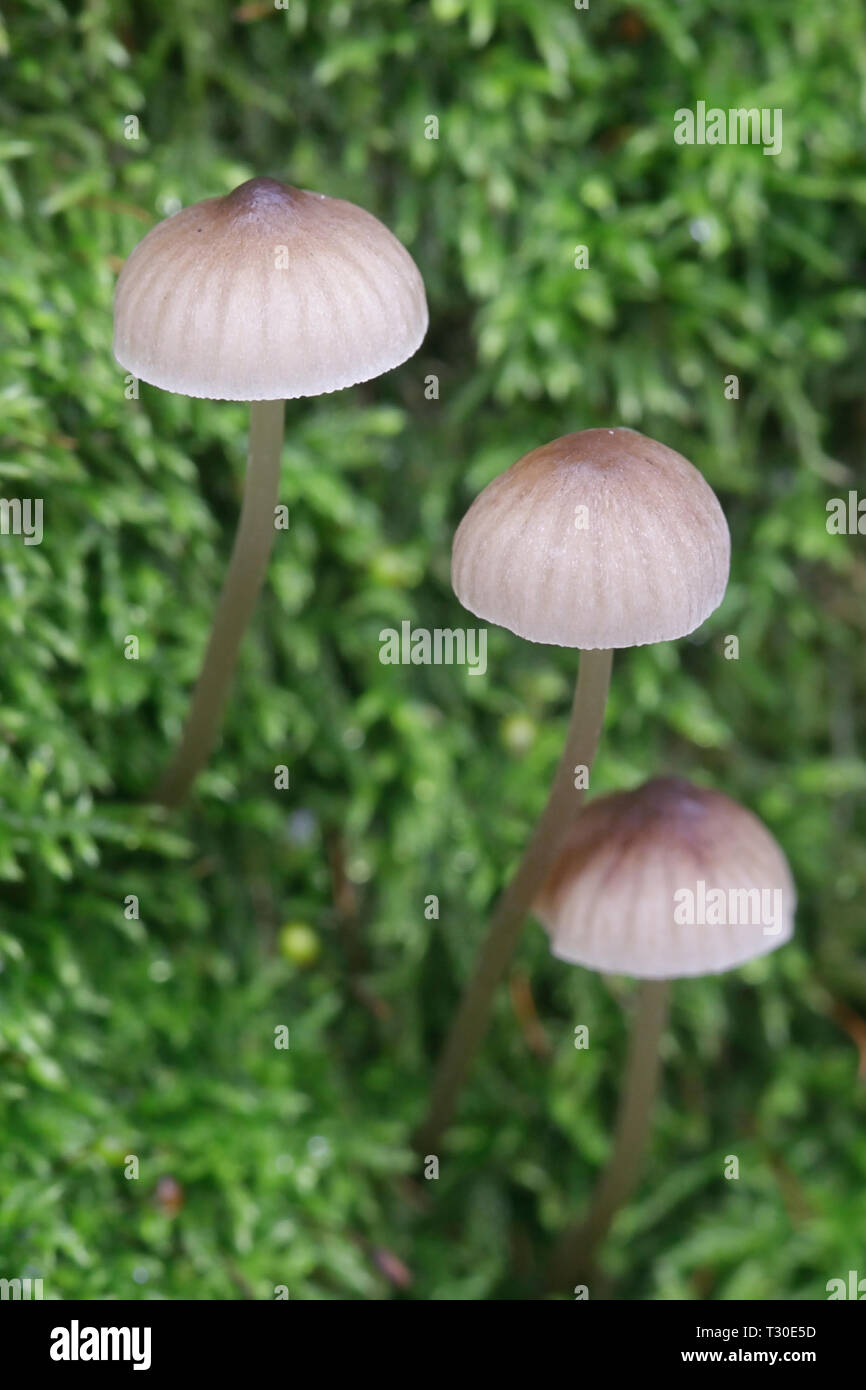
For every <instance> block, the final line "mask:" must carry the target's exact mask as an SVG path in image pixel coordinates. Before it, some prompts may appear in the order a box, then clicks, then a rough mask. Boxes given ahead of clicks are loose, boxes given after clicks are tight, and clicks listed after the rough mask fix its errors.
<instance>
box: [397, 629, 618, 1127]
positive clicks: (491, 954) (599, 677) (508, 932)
mask: <svg viewBox="0 0 866 1390" xmlns="http://www.w3.org/2000/svg"><path fill="white" fill-rule="evenodd" d="M612 659H613V653H612V652H611V651H586V652H582V653H581V656H580V671H579V674H578V681H577V689H576V691H575V695H574V703H573V705H572V709H571V721H570V723H569V726H568V734H567V736H566V740H565V748H564V750H563V754H562V757H561V759H560V762H559V767H558V768H557V770H556V776H555V777H554V779H553V785H552V787H551V789H550V795H549V797H548V799H547V805H546V806H545V808H544V810H543V811H542V813H541V817H540V819H539V821H538V823H537V825H536V827H535V830H534V831H533V833H532V836H531V838H530V840H529V843H528V845H527V846H526V849H525V850H524V853H523V858H522V859H521V861H520V864H519V865H518V867H517V871H516V873H515V874H514V876H513V878H512V879H511V881H510V883H509V884H508V886H507V888H506V889H505V891H504V893H502V895H501V897H500V898H499V900H498V902H497V904H496V907H495V909H494V911H493V916H492V918H491V921H490V926H489V928H488V932H487V936H486V938H485V941H484V944H483V945H482V947H481V953H480V955H479V957H478V962H477V964H476V967H475V972H474V974H473V975H472V977H471V979H470V981H469V983H468V984H467V986H466V988H465V990H464V993H463V998H462V999H461V1001H460V1005H459V1007H458V1009H457V1013H456V1015H455V1017H454V1021H453V1023H452V1025H451V1031H450V1032H449V1034H448V1038H447V1041H446V1043H445V1048H444V1050H443V1052H442V1056H441V1058H440V1061H439V1066H438V1069H437V1072H436V1077H435V1080H434V1083H433V1091H432V1095H431V1098H430V1106H429V1109H428V1111H427V1116H426V1119H425V1120H424V1123H423V1124H422V1125H421V1128H420V1129H419V1130H418V1133H417V1135H416V1141H415V1142H416V1146H417V1148H418V1149H419V1150H420V1151H421V1152H422V1153H428V1152H431V1151H432V1150H433V1149H434V1148H435V1145H436V1144H437V1143H438V1141H439V1140H440V1139H441V1137H442V1134H443V1133H444V1131H445V1130H446V1129H447V1128H448V1125H449V1123H450V1121H451V1117H452V1115H453V1113H454V1109H455V1106H456V1104H457V1098H458V1096H459V1094H460V1089H461V1087H462V1085H463V1082H464V1081H465V1079H466V1074H467V1072H468V1071H469V1066H470V1064H471V1062H472V1058H473V1056H474V1054H475V1052H476V1050H477V1048H478V1046H479V1044H480V1042H481V1040H482V1038H483V1036H484V1033H485V1030H486V1028H487V1022H488V1019H489V1017H490V1011H491V1007H492V1004H493V997H494V995H495V993H496V987H497V985H498V984H499V982H500V980H501V979H502V977H503V975H504V974H505V971H506V969H507V968H508V963H509V961H510V960H511V957H512V955H513V954H514V949H515V947H516V945H517V942H518V940H519V938H520V932H521V928H522V926H523V922H524V919H525V917H526V914H527V912H528V911H529V909H530V908H531V906H532V904H533V902H534V901H535V898H536V897H537V894H538V890H539V888H540V887H541V885H542V883H543V882H544V879H545V878H546V876H547V871H548V869H549V868H550V867H551V865H552V863H553V860H554V859H555V857H556V852H557V850H558V848H559V845H560V843H561V841H562V838H563V836H564V834H565V832H566V830H567V829H568V828H569V826H570V824H571V823H572V821H573V819H574V816H575V815H576V813H577V811H578V810H579V809H580V804H581V802H582V800H583V796H584V791H583V789H582V788H575V785H574V769H575V767H577V766H585V767H587V768H591V767H592V762H593V759H594V757H595V751H596V748H597V747H598V741H599V738H600V737H601V729H602V724H603V722H604V707H605V704H606V702H607V691H608V686H609V684H610V668H611V662H612Z"/></svg>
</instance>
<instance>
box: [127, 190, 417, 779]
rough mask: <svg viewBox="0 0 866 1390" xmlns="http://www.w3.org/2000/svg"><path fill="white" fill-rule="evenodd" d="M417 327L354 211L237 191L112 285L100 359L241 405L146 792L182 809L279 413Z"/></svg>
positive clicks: (387, 361) (210, 733)
mask: <svg viewBox="0 0 866 1390" xmlns="http://www.w3.org/2000/svg"><path fill="white" fill-rule="evenodd" d="M426 330H427V304H426V299H425V296H424V285H423V282H422V280H421V276H420V274H419V272H418V269H417V267H416V266H415V263H414V262H413V260H412V258H411V257H410V255H409V253H408V252H407V251H406V250H405V249H404V247H403V246H401V244H400V242H399V241H397V239H396V237H394V236H393V235H392V234H391V232H389V231H388V229H387V228H386V227H384V226H383V225H382V223H381V222H379V221H378V220H377V219H376V218H375V217H373V216H371V214H370V213H368V212H365V211H364V210H363V209H362V208H359V207H356V206H355V205H354V204H353V203H347V202H344V201H343V200H342V199H340V198H328V197H325V195H324V194H322V193H309V192H305V191H302V190H300V189H297V188H292V187H290V186H289V185H288V184H283V183H278V182H277V181H276V180H275V179H268V178H258V179H250V180H249V181H248V182H247V183H243V184H241V185H240V187H239V188H236V189H235V190H234V192H232V193H228V194H226V195H225V197H221V198H208V199H206V200H205V201H204V202H201V203H196V204H194V205H193V206H192V207H188V208H185V209H183V211H181V212H178V213H176V214H175V215H174V216H173V217H169V218H168V219H167V220H166V221H164V222H160V223H159V225H158V226H156V227H154V228H153V229H152V230H151V231H150V232H148V233H147V235H146V236H145V237H144V239H143V240H142V241H141V242H139V244H138V245H137V246H136V247H135V249H134V250H133V252H132V254H131V255H130V257H129V259H128V260H127V261H126V264H125V265H124V267H123V269H122V271H121V273H120V278H119V280H118V283H117V291H116V296H115V307H114V355H115V357H116V358H117V361H118V362H119V363H120V364H121V366H123V367H125V368H126V369H127V370H128V371H129V372H131V373H133V375H135V376H136V377H139V378H140V379H141V380H142V381H146V382H149V383H150V384H151V385H153V386H159V387H162V389H163V390H166V391H175V392H179V393H180V394H182V395H187V396H200V397H207V398H209V399H211V400H233V401H249V402H250V403H251V404H250V442H249V453H248V460H247V472H246V480H245V484H244V498H243V505H242V508H241V516H240V522H239V525H238V531H237V535H236V538H235V545H234V549H233V552H232V557H231V562H230V564H229V569H228V574H227V577H226V580H225V583H224V586H223V590H222V593H221V595H220V599H219V603H218V605H217V609H216V614H215V618H214V622H213V627H212V630H211V635H210V640H209V642H208V647H207V652H206V655H205V659H204V664H203V666H202V670H201V675H200V677H199V681H198V684H197V686H196V690H195V694H194V696H193V700H192V704H191V706H190V710H189V714H188V717H187V721H186V725H185V729H184V733H183V736H182V739H181V743H180V746H179V748H178V750H177V752H176V754H175V757H174V760H173V761H172V763H171V766H170V767H169V769H168V771H167V772H166V773H165V775H164V777H163V779H162V782H161V783H160V786H159V788H158V790H157V793H156V797H157V799H158V800H160V801H162V802H163V804H165V805H176V804H178V803H179V802H180V801H182V800H183V798H184V796H185V795H186V793H187V791H188V790H189V788H190V786H191V785H192V783H193V781H194V779H195V777H196V776H197V774H198V772H199V770H200V769H201V767H202V765H203V764H204V763H205V761H206V760H207V757H208V755H209V753H210V751H211V748H212V747H213V744H214V742H215V739H216V735H217V730H218V726H219V720H220V716H221V713H222V709H223V706H224V704H225V700H226V697H227V694H228V689H229V686H230V684H231V679H232V675H233V673H234V668H235V663H236V658H237V653H238V649H239V647H240V643H241V639H242V637H243V634H244V631H245V629H246V627H247V624H248V622H249V620H250V617H251V615H252V612H253V609H254V607H255V603H256V599H257V597H258V594H259V591H260V589H261V586H262V583H263V580H264V575H265V570H266V568H267V562H268V557H269V554H270V550H271V546H272V544H273V539H274V523H275V514H274V509H275V506H276V503H277V499H278V495H279V477H280V452H281V448H282V439H283V414H284V402H285V401H286V400H289V399H294V398H296V397H299V396H313V395H319V394H321V393H324V392H329V391H338V390H340V389H342V388H343V387H346V386H352V385H354V384H356V383H357V382H361V381H368V380H369V379H370V378H372V377H375V376H379V375H380V374H381V373H382V372H387V371H389V370H390V369H391V368H392V367H396V366H397V365H398V364H399V363H400V362H403V361H405V360H406V358H407V357H411V356H412V354H413V353H414V352H415V351H416V350H417V348H418V347H419V346H420V344H421V341H422V339H423V337H424V334H425V332H426Z"/></svg>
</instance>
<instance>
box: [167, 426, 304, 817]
mask: <svg viewBox="0 0 866 1390" xmlns="http://www.w3.org/2000/svg"><path fill="white" fill-rule="evenodd" d="M284 412H285V402H284V401H252V402H251V404H250V445H249V453H248V456H247V474H246V480H245V482H244V500H243V504H242V506H241V516H240V521H239V522H238V529H237V534H236V536H235V543H234V548H233V549H232V557H231V561H230V563H229V568H228V573H227V575H226V578H225V582H224V584H223V587H222V593H221V594H220V596H219V602H218V604H217V608H216V613H215V615H214V620H213V627H212V628H211V634H210V639H209V641H208V645H207V651H206V653H205V658H204V664H203V666H202V668H201V675H200V676H199V678H198V684H197V685H196V688H195V694H194V695H193V698H192V703H191V705H190V708H189V714H188V715H187V720H186V724H185V726H184V731H183V735H182V737H181V741H180V744H179V746H178V749H177V752H176V753H175V755H174V758H173V759H172V761H171V764H170V766H169V767H168V769H167V771H166V772H165V773H164V774H163V777H162V780H161V781H160V783H159V785H158V787H157V789H156V791H155V792H154V795H153V799H154V800H155V801H158V802H161V803H162V805H163V806H179V805H180V803H181V802H182V801H183V800H184V799H185V797H186V795H187V793H188V792H189V789H190V787H191V786H192V784H193V782H194V781H195V779H196V777H197V776H198V774H199V772H200V771H201V769H202V767H203V766H204V764H205V763H206V762H207V760H208V757H209V756H210V753H211V751H212V749H213V746H214V744H215V742H216V739H217V734H218V732H219V725H220V719H221V716H222V712H223V708H224V706H225V702H226V699H227V697H228V693H229V688H230V686H231V682H232V677H233V675H234V671H235V665H236V663H237V655H238V651H239V649H240V645H241V641H242V639H243V635H244V633H245V632H246V629H247V626H248V625H249V621H250V618H251V617H252V614H253V610H254V608H255V606H256V600H257V599H258V596H259V593H260V592H261V587H262V584H263V583H264V578H265V572H266V570H267V567H268V559H269V557H270V553H271V547H272V546H273V543H274V508H275V506H276V504H277V501H278V498H279V487H280V454H281V451H282V444H283V417H284Z"/></svg>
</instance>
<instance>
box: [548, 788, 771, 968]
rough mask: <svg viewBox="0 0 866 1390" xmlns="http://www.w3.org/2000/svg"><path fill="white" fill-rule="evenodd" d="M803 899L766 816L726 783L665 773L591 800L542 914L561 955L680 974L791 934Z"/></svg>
mask: <svg viewBox="0 0 866 1390" xmlns="http://www.w3.org/2000/svg"><path fill="white" fill-rule="evenodd" d="M795 901H796V897H795V892H794V885H793V882H792V879H791V873H790V870H789V868H788V864H787V861H786V859H785V856H784V855H783V853H782V851H781V850H780V848H779V846H778V844H777V843H776V841H775V840H774V839H773V836H772V835H771V834H770V832H769V831H768V830H767V828H766V826H764V825H763V824H762V822H761V821H759V820H758V818H757V816H755V815H753V814H752V812H751V811H747V810H746V809H745V807H744V806H740V805H738V803H737V802H736V801H732V800H731V799H730V797H727V796H723V795H722V793H721V792H717V791H710V790H708V789H707V788H705V787H697V786H694V785H693V784H692V783H691V782H687V781H685V780H684V779H683V778H679V777H657V778H655V779H653V781H651V782H646V783H645V784H644V785H643V786H641V787H638V788H637V789H636V790H635V791H627V792H614V793H612V794H611V795H608V796H602V797H599V798H598V799H597V800H595V801H592V802H590V803H589V805H588V806H587V807H586V809H585V810H584V812H583V814H582V815H581V816H580V817H579V818H578V819H577V820H576V821H575V823H574V825H572V826H571V828H570V830H569V831H568V834H567V836H566V838H565V840H564V842H563V844H562V845H561V848H560V850H559V852H558V855H557V858H556V860H555V862H554V864H553V867H552V868H551V870H550V873H549V874H548V877H547V880H546V882H545V884H544V886H543V889H542V892H541V893H540V895H539V898H538V900H537V902H536V905H535V913H536V916H537V917H538V918H539V920H540V921H541V922H542V923H543V924H544V926H545V927H546V929H547V931H548V933H549V935H550V941H551V947H550V949H551V951H552V952H553V954H554V955H555V956H557V957H558V958H559V959H560V960H564V961H570V962H571V963H573V964H575V965H585V966H587V967H588V968H589V969H590V970H602V971H606V972H609V973H612V974H621V975H634V976H636V977H638V978H640V979H649V980H673V979H679V978H681V977H683V976H687V975H713V974H716V973H718V972H719V971H723V970H732V969H733V968H734V967H735V966H737V965H742V964H743V963H744V962H745V961H748V960H752V959H753V958H754V957H755V956H762V955H764V954H765V953H766V952H767V951H772V950H775V948H776V947H777V946H781V945H783V944H784V942H786V941H787V940H788V939H789V937H790V935H791V931H792V929H793V914H794V905H795Z"/></svg>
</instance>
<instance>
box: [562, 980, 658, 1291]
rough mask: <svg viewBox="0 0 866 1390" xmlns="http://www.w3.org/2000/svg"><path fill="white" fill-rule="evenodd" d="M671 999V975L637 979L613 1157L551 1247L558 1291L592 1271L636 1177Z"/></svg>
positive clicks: (645, 1138) (647, 1130) (641, 1158)
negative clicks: (585, 1205) (579, 1215)
mask: <svg viewBox="0 0 866 1390" xmlns="http://www.w3.org/2000/svg"><path fill="white" fill-rule="evenodd" d="M669 1000H670V981H669V980H643V981H642V982H641V984H640V986H639V988H638V994H637V1003H636V1007H635V1014H634V1018H633V1021H632V1027H631V1038H630V1041H629V1049H628V1060H627V1062H626V1069H625V1080H624V1082H623V1090H622V1095H621V1097H620V1103H619V1110H618V1112H617V1118H616V1131H615V1134H614V1141H613V1150H612V1152H611V1157H610V1160H609V1162H608V1164H607V1167H606V1168H605V1170H604V1172H603V1173H602V1175H601V1177H600V1178H599V1181H598V1183H597V1185H596V1188H595V1191H594V1193H593V1196H592V1201H591V1203H590V1207H589V1211H588V1213H587V1214H586V1216H585V1217H583V1219H582V1220H580V1221H579V1222H577V1223H576V1225H574V1226H571V1227H570V1228H569V1229H568V1230H567V1231H566V1232H565V1234H564V1235H563V1236H562V1237H561V1239H560V1240H559V1242H558V1244H557V1246H556V1248H555V1249H554V1252H553V1256H552V1258H551V1261H550V1266H549V1270H548V1279H547V1287H548V1289H549V1291H550V1292H562V1291H564V1290H565V1289H566V1288H570V1287H571V1285H572V1284H573V1283H574V1281H575V1280H578V1281H585V1279H586V1278H587V1277H588V1276H589V1275H590V1273H591V1272H592V1269H593V1265H594V1255H595V1251H596V1249H597V1248H598V1246H599V1245H600V1244H601V1242H602V1241H603V1240H604V1238H605V1236H606V1235H607V1232H608V1230H609V1229H610V1225H611V1222H612V1221H613V1218H614V1216H615V1215H616V1213H617V1212H618V1211H619V1209H620V1207H621V1206H623V1205H624V1203H625V1202H627V1201H628V1199H629V1197H630V1196H631V1193H632V1191H633V1189H634V1186H635V1184H636V1182H637V1180H638V1176H639V1174H640V1170H641V1166H642V1164H643V1156H644V1150H645V1149H646V1144H647V1139H648V1137H649V1129H650V1118H651V1116H652V1111H653V1105H654V1104H655V1097H656V1091H657V1089H658V1081H659V1072H660V1070H661V1068H660V1057H659V1044H660V1042H661V1038H662V1035H663V1033H664V1031H665V1027H666V1026H667V1020H668V1003H669Z"/></svg>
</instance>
